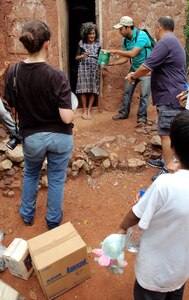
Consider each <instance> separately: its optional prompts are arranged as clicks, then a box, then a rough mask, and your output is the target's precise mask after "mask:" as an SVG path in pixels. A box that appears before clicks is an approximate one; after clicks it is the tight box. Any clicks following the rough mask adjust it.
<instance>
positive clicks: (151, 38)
mask: <svg viewBox="0 0 189 300" xmlns="http://www.w3.org/2000/svg"><path fill="white" fill-rule="evenodd" d="M141 30H142V31H144V32H145V33H146V34H147V36H148V38H149V40H150V43H151V45H150V46H146V47H144V48H145V49H147V48H148V49H150V50H152V49H153V48H154V46H155V44H156V41H155V40H154V38H153V37H152V36H151V35H150V34H149V32H148V30H147V29H145V28H143V29H139V28H137V31H136V36H135V43H136V42H137V38H138V35H139V32H140V31H141ZM124 46H125V48H127V40H126V38H124ZM146 58H147V50H146Z"/></svg>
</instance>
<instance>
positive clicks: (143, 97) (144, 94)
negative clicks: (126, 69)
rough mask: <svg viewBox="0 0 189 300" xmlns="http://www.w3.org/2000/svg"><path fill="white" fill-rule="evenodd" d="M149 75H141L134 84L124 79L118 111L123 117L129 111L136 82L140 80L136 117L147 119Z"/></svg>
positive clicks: (127, 114)
mask: <svg viewBox="0 0 189 300" xmlns="http://www.w3.org/2000/svg"><path fill="white" fill-rule="evenodd" d="M150 79H151V77H150V76H143V77H140V78H138V79H136V80H135V82H134V84H132V83H130V82H129V81H128V80H126V83H125V92H124V97H123V104H122V106H121V108H120V110H119V113H120V114H122V115H123V116H124V117H126V118H127V117H128V116H129V113H130V107H131V101H132V96H133V93H134V91H135V88H136V86H137V84H138V83H139V82H140V103H139V107H138V112H137V117H138V118H143V119H145V120H146V119H147V109H148V104H149V97H150Z"/></svg>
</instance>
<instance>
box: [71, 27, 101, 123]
mask: <svg viewBox="0 0 189 300" xmlns="http://www.w3.org/2000/svg"><path fill="white" fill-rule="evenodd" d="M81 38H82V39H81V40H80V41H79V44H78V50H77V54H76V57H75V59H76V60H77V61H79V65H78V77H77V86H76V94H80V95H81V102H82V107H83V113H82V118H83V119H85V120H87V119H91V109H92V105H93V102H94V99H95V95H99V90H100V67H99V65H98V55H99V52H100V48H101V45H100V41H99V39H98V30H97V27H96V25H95V24H93V23H92V22H87V23H84V24H83V25H82V27H81ZM87 94H88V95H89V105H88V109H87Z"/></svg>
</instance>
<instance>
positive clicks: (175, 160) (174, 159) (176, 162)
mask: <svg viewBox="0 0 189 300" xmlns="http://www.w3.org/2000/svg"><path fill="white" fill-rule="evenodd" d="M172 159H173V162H174V164H179V163H180V161H179V160H178V159H177V158H176V157H175V155H173V157H172Z"/></svg>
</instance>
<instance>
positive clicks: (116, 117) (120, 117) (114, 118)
mask: <svg viewBox="0 0 189 300" xmlns="http://www.w3.org/2000/svg"><path fill="white" fill-rule="evenodd" d="M127 118H128V116H125V115H123V114H120V113H119V114H117V115H115V116H113V117H112V119H113V120H114V121H116V120H122V119H127Z"/></svg>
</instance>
